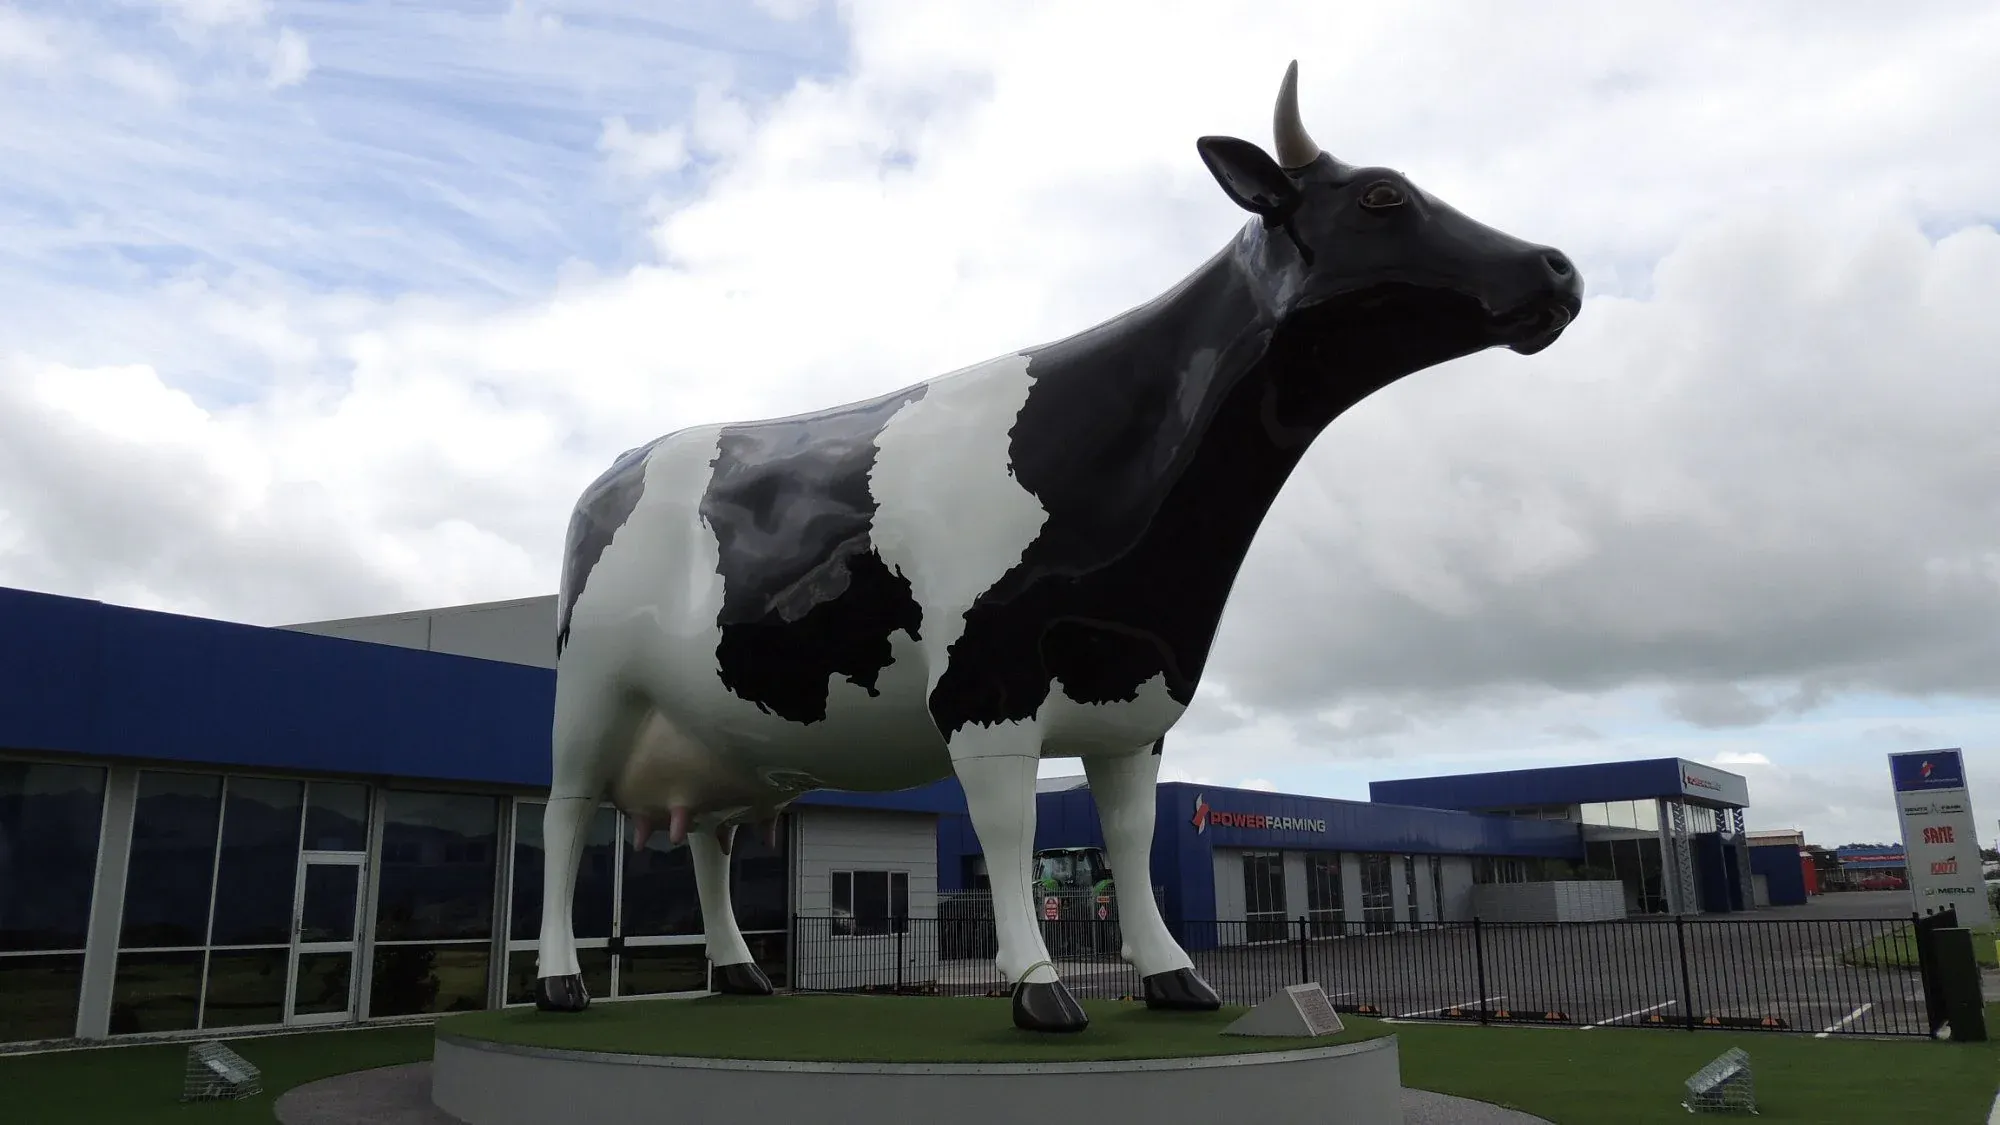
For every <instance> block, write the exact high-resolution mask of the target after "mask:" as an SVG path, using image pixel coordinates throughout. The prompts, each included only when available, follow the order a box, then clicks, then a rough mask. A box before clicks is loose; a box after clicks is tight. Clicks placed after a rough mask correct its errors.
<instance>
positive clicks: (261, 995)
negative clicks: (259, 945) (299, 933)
mask: <svg viewBox="0 0 2000 1125" xmlns="http://www.w3.org/2000/svg"><path fill="white" fill-rule="evenodd" d="M291 956H292V953H291V949H290V948H289V947H287V948H284V949H237V950H222V951H218V952H215V953H211V954H209V955H208V994H207V1000H206V1001H205V1002H204V1003H203V1004H202V1011H201V1025H202V1026H203V1027H254V1026H256V1025H258V1024H270V1023H282V1022H284V1019H285V973H286V972H287V971H288V970H289V969H290V968H291Z"/></svg>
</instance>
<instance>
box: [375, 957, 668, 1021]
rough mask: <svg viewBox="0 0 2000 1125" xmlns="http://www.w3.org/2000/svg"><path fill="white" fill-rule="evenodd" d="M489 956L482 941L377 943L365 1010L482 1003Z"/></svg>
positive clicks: (411, 1010) (385, 1012)
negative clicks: (432, 943)
mask: <svg viewBox="0 0 2000 1125" xmlns="http://www.w3.org/2000/svg"><path fill="white" fill-rule="evenodd" d="M697 948H698V947H697ZM489 960H490V958H489V957H488V956H487V947H486V945H484V944H483V943H481V944H461V945H392V946H378V947H377V948H376V950H375V975H374V978H373V980H372V981H371V992H370V996H369V1005H368V1012H369V1014H370V1015H371V1016H414V1015H421V1014H426V1013H430V1012H467V1011H474V1010H477V1009H480V1008H484V1007H486V968H487V962H488V961H489Z"/></svg>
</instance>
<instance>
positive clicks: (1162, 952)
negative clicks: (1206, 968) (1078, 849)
mask: <svg viewBox="0 0 2000 1125" xmlns="http://www.w3.org/2000/svg"><path fill="white" fill-rule="evenodd" d="M1083 772H1084V777H1085V778H1086V779H1087V780H1088V781H1089V782H1090V797H1091V800H1092V801H1093V802H1095V803H1096V805H1097V819H1098V823H1100V824H1101V825H1103V827H1104V850H1105V852H1106V853H1107V857H1108V858H1109V859H1110V860H1111V878H1112V881H1113V883H1114V885H1115V888H1116V889H1115V891H1114V893H1115V894H1116V895H1117V896H1118V925H1119V929H1120V930H1122V931H1123V932H1124V936H1125V948H1124V950H1122V954H1123V956H1124V958H1125V960H1126V961H1128V962H1130V963H1131V965H1132V967H1133V968H1135V969H1137V970H1139V976H1140V979H1141V982H1142V983H1143V984H1144V985H1145V996H1146V1006H1147V1007H1148V1008H1166V1009H1172V1010H1178V1011H1197V1012H1212V1011H1214V1010H1215V1009H1217V1008H1220V1007H1222V998H1221V997H1219V996H1217V995H1216V994H1215V989H1213V988H1210V987H1209V985H1208V982H1207V981H1205V980H1203V979H1201V975H1200V974H1198V973H1196V972H1195V971H1194V962H1193V961H1192V960H1190V959H1189V957H1188V955H1187V950H1185V949H1182V948H1181V943H1180V942H1177V941H1175V940H1174V935H1173V934H1172V933H1171V932H1169V931H1168V929H1167V923H1166V919H1164V918H1162V917H1160V904H1159V903H1158V902H1156V901H1154V899H1153V820H1154V815H1155V811H1156V809H1157V808H1158V806H1157V804H1156V802H1155V798H1156V792H1155V790H1156V788H1157V786H1158V783H1159V780H1160V757H1159V755H1157V754H1155V753H1153V752H1152V748H1151V747H1147V748H1146V749H1144V750H1140V751H1138V752H1137V753H1132V754H1118V755H1112V756H1109V757H1086V758H1084V760H1083Z"/></svg>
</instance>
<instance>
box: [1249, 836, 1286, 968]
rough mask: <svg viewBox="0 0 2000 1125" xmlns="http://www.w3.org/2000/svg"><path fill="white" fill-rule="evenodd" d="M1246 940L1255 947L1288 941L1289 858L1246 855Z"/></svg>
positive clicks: (1266, 854)
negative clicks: (1287, 884)
mask: <svg viewBox="0 0 2000 1125" xmlns="http://www.w3.org/2000/svg"><path fill="white" fill-rule="evenodd" d="M1243 921H1244V930H1245V933H1244V935H1243V940H1244V941H1246V942H1248V943H1249V944H1251V945H1257V944H1259V943H1261V942H1267V941H1283V940H1285V857H1284V856H1283V855H1281V854H1279V853H1278V852H1244V853H1243Z"/></svg>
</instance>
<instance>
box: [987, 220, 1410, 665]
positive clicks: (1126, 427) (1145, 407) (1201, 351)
mask: <svg viewBox="0 0 2000 1125" xmlns="http://www.w3.org/2000/svg"><path fill="white" fill-rule="evenodd" d="M1260 234H1261V232H1256V231H1254V229H1253V230H1252V231H1251V232H1247V233H1246V235H1245V236H1244V237H1243V238H1242V239H1239V240H1238V241H1237V243H1236V244H1234V245H1232V246H1231V247H1230V248H1228V249H1226V250H1225V251H1223V252H1222V253H1220V254H1218V255H1216V256H1215V257H1214V258H1212V259H1210V260H1209V262H1208V263H1207V264H1205V265H1204V266H1202V267H1201V268H1200V269H1199V270H1197V271H1195V272H1194V273H1193V274H1191V275H1189V277H1188V278H1187V279H1186V280H1184V281H1183V282H1182V283H1181V284H1180V285H1177V286H1175V287H1174V288H1173V289H1172V290H1170V291H1168V292H1167V293H1165V294H1162V295H1161V296H1160V297H1159V298H1157V299H1156V300H1154V301H1152V302H1150V303H1148V304H1147V305H1144V306H1141V307H1139V308H1137V309H1134V310H1132V311H1131V312H1129V313H1127V314H1125V315H1123V316H1120V317H1117V318H1114V319H1113V320H1110V321H1107V322H1106V323H1104V324H1102V325H1099V326H1098V327H1096V328H1094V329H1091V330H1089V331H1086V332H1084V333H1081V334H1079V335H1078V336H1075V337H1072V338H1070V339H1067V340H1063V341H1060V342H1058V343H1056V344H1052V345H1049V346H1047V347H1045V348H1040V349H1036V352H1035V356H1034V366H1033V368H1032V370H1034V371H1035V372H1036V374H1037V383H1038V389H1037V391H1036V392H1035V393H1032V394H1031V395H1030V398H1029V402H1028V404H1027V407H1026V408H1025V409H1024V410H1023V412H1022V416H1021V419H1020V425H1019V427H1018V428H1017V429H1016V431H1015V444H1014V450H1013V452H1014V462H1015V464H1014V468H1015V471H1016V474H1017V476H1018V477H1019V479H1020V480H1021V481H1022V483H1023V484H1025V485H1027V486H1028V487H1030V488H1031V489H1033V490H1034V491H1035V492H1036V493H1037V495H1038V496H1040V498H1041V499H1042V502H1043V505H1044V507H1045V508H1046V509H1047V511H1048V513H1049V523H1048V525H1047V527H1046V529H1045V532H1044V536H1045V539H1046V538H1049V537H1055V538H1057V539H1059V540H1060V541H1061V542H1060V543H1059V544H1055V545H1052V546H1051V548H1050V556H1049V557H1048V558H1046V559H1036V560H1032V561H1031V565H1030V570H1039V569H1041V565H1048V566H1053V567H1056V568H1060V569H1066V568H1068V567H1070V566H1079V567H1081V568H1083V569H1085V570H1098V571H1100V573H1101V575H1102V578H1101V581H1102V582H1103V583H1104V585H1105V589H1103V590H1102V591H1100V592H1099V593H1098V594H1095V595H1092V597H1093V598H1095V599H1097V600H1098V601H1100V602H1102V603H1104V604H1105V605H1106V606H1107V608H1108V606H1109V603H1111V602H1117V603H1119V604H1120V605H1121V606H1123V607H1124V610H1123V612H1126V613H1131V614H1135V615H1137V614H1143V615H1145V616H1148V617H1149V618H1151V620H1148V621H1146V622H1144V627H1145V628H1147V629H1149V630H1152V631H1156V632H1159V633H1160V634H1161V635H1162V636H1163V637H1164V639H1165V640H1166V641H1167V643H1168V644H1169V645H1170V647H1171V648H1172V649H1173V660H1174V662H1175V663H1176V664H1177V665H1179V668H1178V673H1179V674H1178V675H1177V676H1174V675H1170V677H1169V679H1170V681H1171V680H1174V679H1180V680H1183V681H1184V682H1185V683H1184V686H1185V687H1186V688H1191V686H1192V681H1193V679H1194V678H1196V677H1198V676H1199V675H1200V668H1201V666H1202V664H1204V663H1205V661H1206V659H1207V653H1208V647H1209V644H1210V642H1211V641H1212V640H1213V637H1214V633H1215V629H1216V626H1217V624H1218V623H1219V621H1220V619H1221V615H1222V608H1223V604H1224V602H1225V601H1226V600H1227V598H1228V594H1229V590H1230V588H1231V586H1232V585H1233V584H1234V582H1235V578H1236V573H1237V570H1238V569H1239V567H1240V566H1241V564H1242V562H1243V559H1244V558H1245V556H1247V555H1248V553H1249V550H1250V546H1251V543H1252V542H1253V541H1254V539H1255V538H1256V534H1257V530H1258V527H1259V525H1260V524H1261V522H1262V521H1263V518H1264V515H1265V513H1266V511H1268V509H1269V508H1270V506H1271V504H1272V502H1273V501H1274V500H1276V499H1277V496H1278V493H1279V492H1280V491H1281V490H1282V489H1283V488H1284V485H1285V482H1286V480H1287V479H1288V478H1289V476H1290V474H1291V472H1292V470H1293V468H1294V467H1296V466H1297V464H1298V463H1299V461H1300V459H1301V458H1302V457H1303V456H1304V455H1305V453H1306V451H1307V449H1308V448H1309V447H1310V445H1311V444H1312V441H1313V439H1314V438H1315V437H1317V436H1318V435H1319V433H1320V431H1321V430H1323V429H1325V427H1326V426H1327V425H1328V424H1329V423H1331V422H1332V421H1333V420H1334V419H1335V418H1336V417H1338V416H1339V415H1340V413H1342V412H1343V411H1345V410H1346V409H1347V408H1348V407H1350V406H1353V405H1354V404H1355V403H1357V402H1359V401H1361V400H1362V399H1363V398H1365V397H1367V396H1368V395H1369V394H1371V393H1373V392H1374V391H1375V390H1377V389H1379V388H1380V387H1382V386H1383V385H1385V384H1387V383H1389V382H1392V381H1394V379H1395V378H1397V377H1399V376H1400V375H1401V374H1402V373H1403V370H1398V369H1397V366H1398V365H1397V364H1396V363H1395V362H1394V361H1393V360H1392V361H1389V362H1388V363H1387V365H1386V366H1385V362H1384V359H1383V357H1382V356H1381V354H1380V352H1379V349H1377V348H1374V347H1370V346H1366V345H1367V341H1366V339H1365V338H1364V337H1363V336H1361V335H1355V336H1354V337H1353V338H1352V339H1351V340H1350V339H1347V338H1343V337H1342V336H1341V335H1339V334H1337V333H1334V334H1329V333H1328V332H1326V331H1324V330H1316V329H1315V328H1314V327H1313V326H1312V325H1311V324H1309V323H1308V322H1306V321H1303V320H1300V319H1298V318H1292V319H1291V320H1289V321H1287V322H1286V323H1285V325H1284V327H1282V328H1281V327H1280V326H1279V320H1278V318H1277V317H1276V316H1275V313H1274V311H1273V310H1272V309H1271V308H1270V302H1269V301H1268V300H1266V299H1260V296H1259V295H1258V293H1257V292H1256V291H1255V290H1254V289H1253V288H1252V279H1253V278H1256V277H1259V276H1264V275H1263V274H1261V273H1259V272H1258V271H1256V270H1253V269H1251V268H1250V266H1249V262H1250V259H1251V257H1252V256H1253V255H1256V254H1260V253H1265V252H1266V247H1265V246H1264V244H1263V243H1262V241H1261V237H1260ZM1352 331H1353V332H1354V333H1357V334H1362V333H1369V332H1370V331H1371V329H1370V326H1369V323H1368V321H1367V319H1366V318H1359V317H1357V318H1356V320H1355V324H1354V325H1353V326H1352ZM1044 388H1045V389H1044ZM1024 576H1025V575H1024ZM1114 585H1115V586H1118V587H1121V590H1120V591H1118V592H1114V591H1112V590H1111V589H1110V587H1112V586H1114ZM1142 605H1143V608H1142ZM1135 624H1136V623H1135ZM1176 694H1177V695H1178V694H1180V692H1176Z"/></svg>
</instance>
